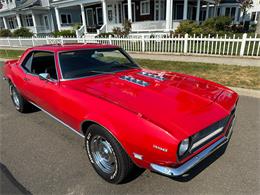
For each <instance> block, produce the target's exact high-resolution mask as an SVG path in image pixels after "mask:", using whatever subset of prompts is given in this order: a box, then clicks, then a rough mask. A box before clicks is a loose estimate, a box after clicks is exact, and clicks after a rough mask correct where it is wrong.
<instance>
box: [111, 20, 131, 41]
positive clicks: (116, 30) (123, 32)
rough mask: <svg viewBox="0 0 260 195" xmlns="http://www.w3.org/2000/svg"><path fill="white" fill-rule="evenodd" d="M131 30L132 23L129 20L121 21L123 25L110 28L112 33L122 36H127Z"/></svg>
mask: <svg viewBox="0 0 260 195" xmlns="http://www.w3.org/2000/svg"><path fill="white" fill-rule="evenodd" d="M131 30H132V23H131V21H130V20H125V21H124V22H123V27H122V28H120V27H114V28H113V29H112V33H113V34H114V35H116V36H118V37H124V36H127V35H129V33H130V32H131Z"/></svg>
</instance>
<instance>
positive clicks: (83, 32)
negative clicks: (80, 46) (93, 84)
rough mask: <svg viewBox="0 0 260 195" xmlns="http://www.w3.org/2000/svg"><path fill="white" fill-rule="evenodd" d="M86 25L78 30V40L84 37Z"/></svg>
mask: <svg viewBox="0 0 260 195" xmlns="http://www.w3.org/2000/svg"><path fill="white" fill-rule="evenodd" d="M85 28H86V27H85V25H82V26H81V27H80V28H79V29H78V30H76V36H77V37H78V38H80V37H82V36H83V35H84V34H85Z"/></svg>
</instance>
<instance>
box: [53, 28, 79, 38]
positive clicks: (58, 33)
mask: <svg viewBox="0 0 260 195" xmlns="http://www.w3.org/2000/svg"><path fill="white" fill-rule="evenodd" d="M53 36H54V37H61V36H63V37H76V32H75V31H74V30H62V31H56V32H54V33H53Z"/></svg>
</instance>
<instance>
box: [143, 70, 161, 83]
mask: <svg viewBox="0 0 260 195" xmlns="http://www.w3.org/2000/svg"><path fill="white" fill-rule="evenodd" d="M138 74H140V75H143V76H146V77H149V78H152V79H155V80H158V81H164V80H165V77H164V76H163V75H159V74H155V73H150V72H145V71H142V72H140V73H138Z"/></svg>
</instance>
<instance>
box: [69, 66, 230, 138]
mask: <svg viewBox="0 0 260 195" xmlns="http://www.w3.org/2000/svg"><path fill="white" fill-rule="evenodd" d="M142 71H146V70H131V71H124V72H120V73H116V74H114V75H100V76H94V77H92V78H88V79H80V80H78V81H77V82H71V86H72V87H73V88H75V89H76V90H80V91H82V92H85V93H91V94H93V95H95V96H98V97H101V98H103V99H106V100H107V101H110V102H113V103H115V104H117V105H119V106H121V107H124V108H126V109H128V110H130V111H132V112H134V113H136V114H138V115H139V116H142V117H143V118H145V119H147V120H149V121H151V122H153V123H154V124H156V125H158V126H160V127H162V128H163V129H165V130H167V131H169V132H170V133H171V134H176V129H177V130H178V132H179V131H182V133H181V134H182V135H183V134H184V135H185V136H190V135H192V134H194V133H196V132H198V131H199V130H202V129H203V128H205V127H207V126H209V125H210V124H212V123H214V122H216V121H218V120H220V119H222V118H224V117H225V116H227V114H228V112H227V111H226V110H225V109H224V108H223V107H222V106H221V105H219V104H217V103H216V102H215V100H216V99H217V98H218V96H219V95H220V94H221V93H222V92H223V90H224V88H223V87H221V86H219V85H217V84H214V83H212V82H209V81H206V80H203V79H199V78H196V77H192V76H188V75H183V74H178V73H172V72H156V71H150V70H149V73H152V74H153V75H159V76H161V78H164V80H158V79H155V78H151V77H148V76H145V75H142V74H140V73H141V72H142ZM146 72H147V71H146ZM125 76H128V77H131V78H135V79H139V80H141V81H144V82H146V83H147V86H141V85H138V84H136V83H132V82H131V81H128V80H124V78H125ZM122 117H123V116H122Z"/></svg>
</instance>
